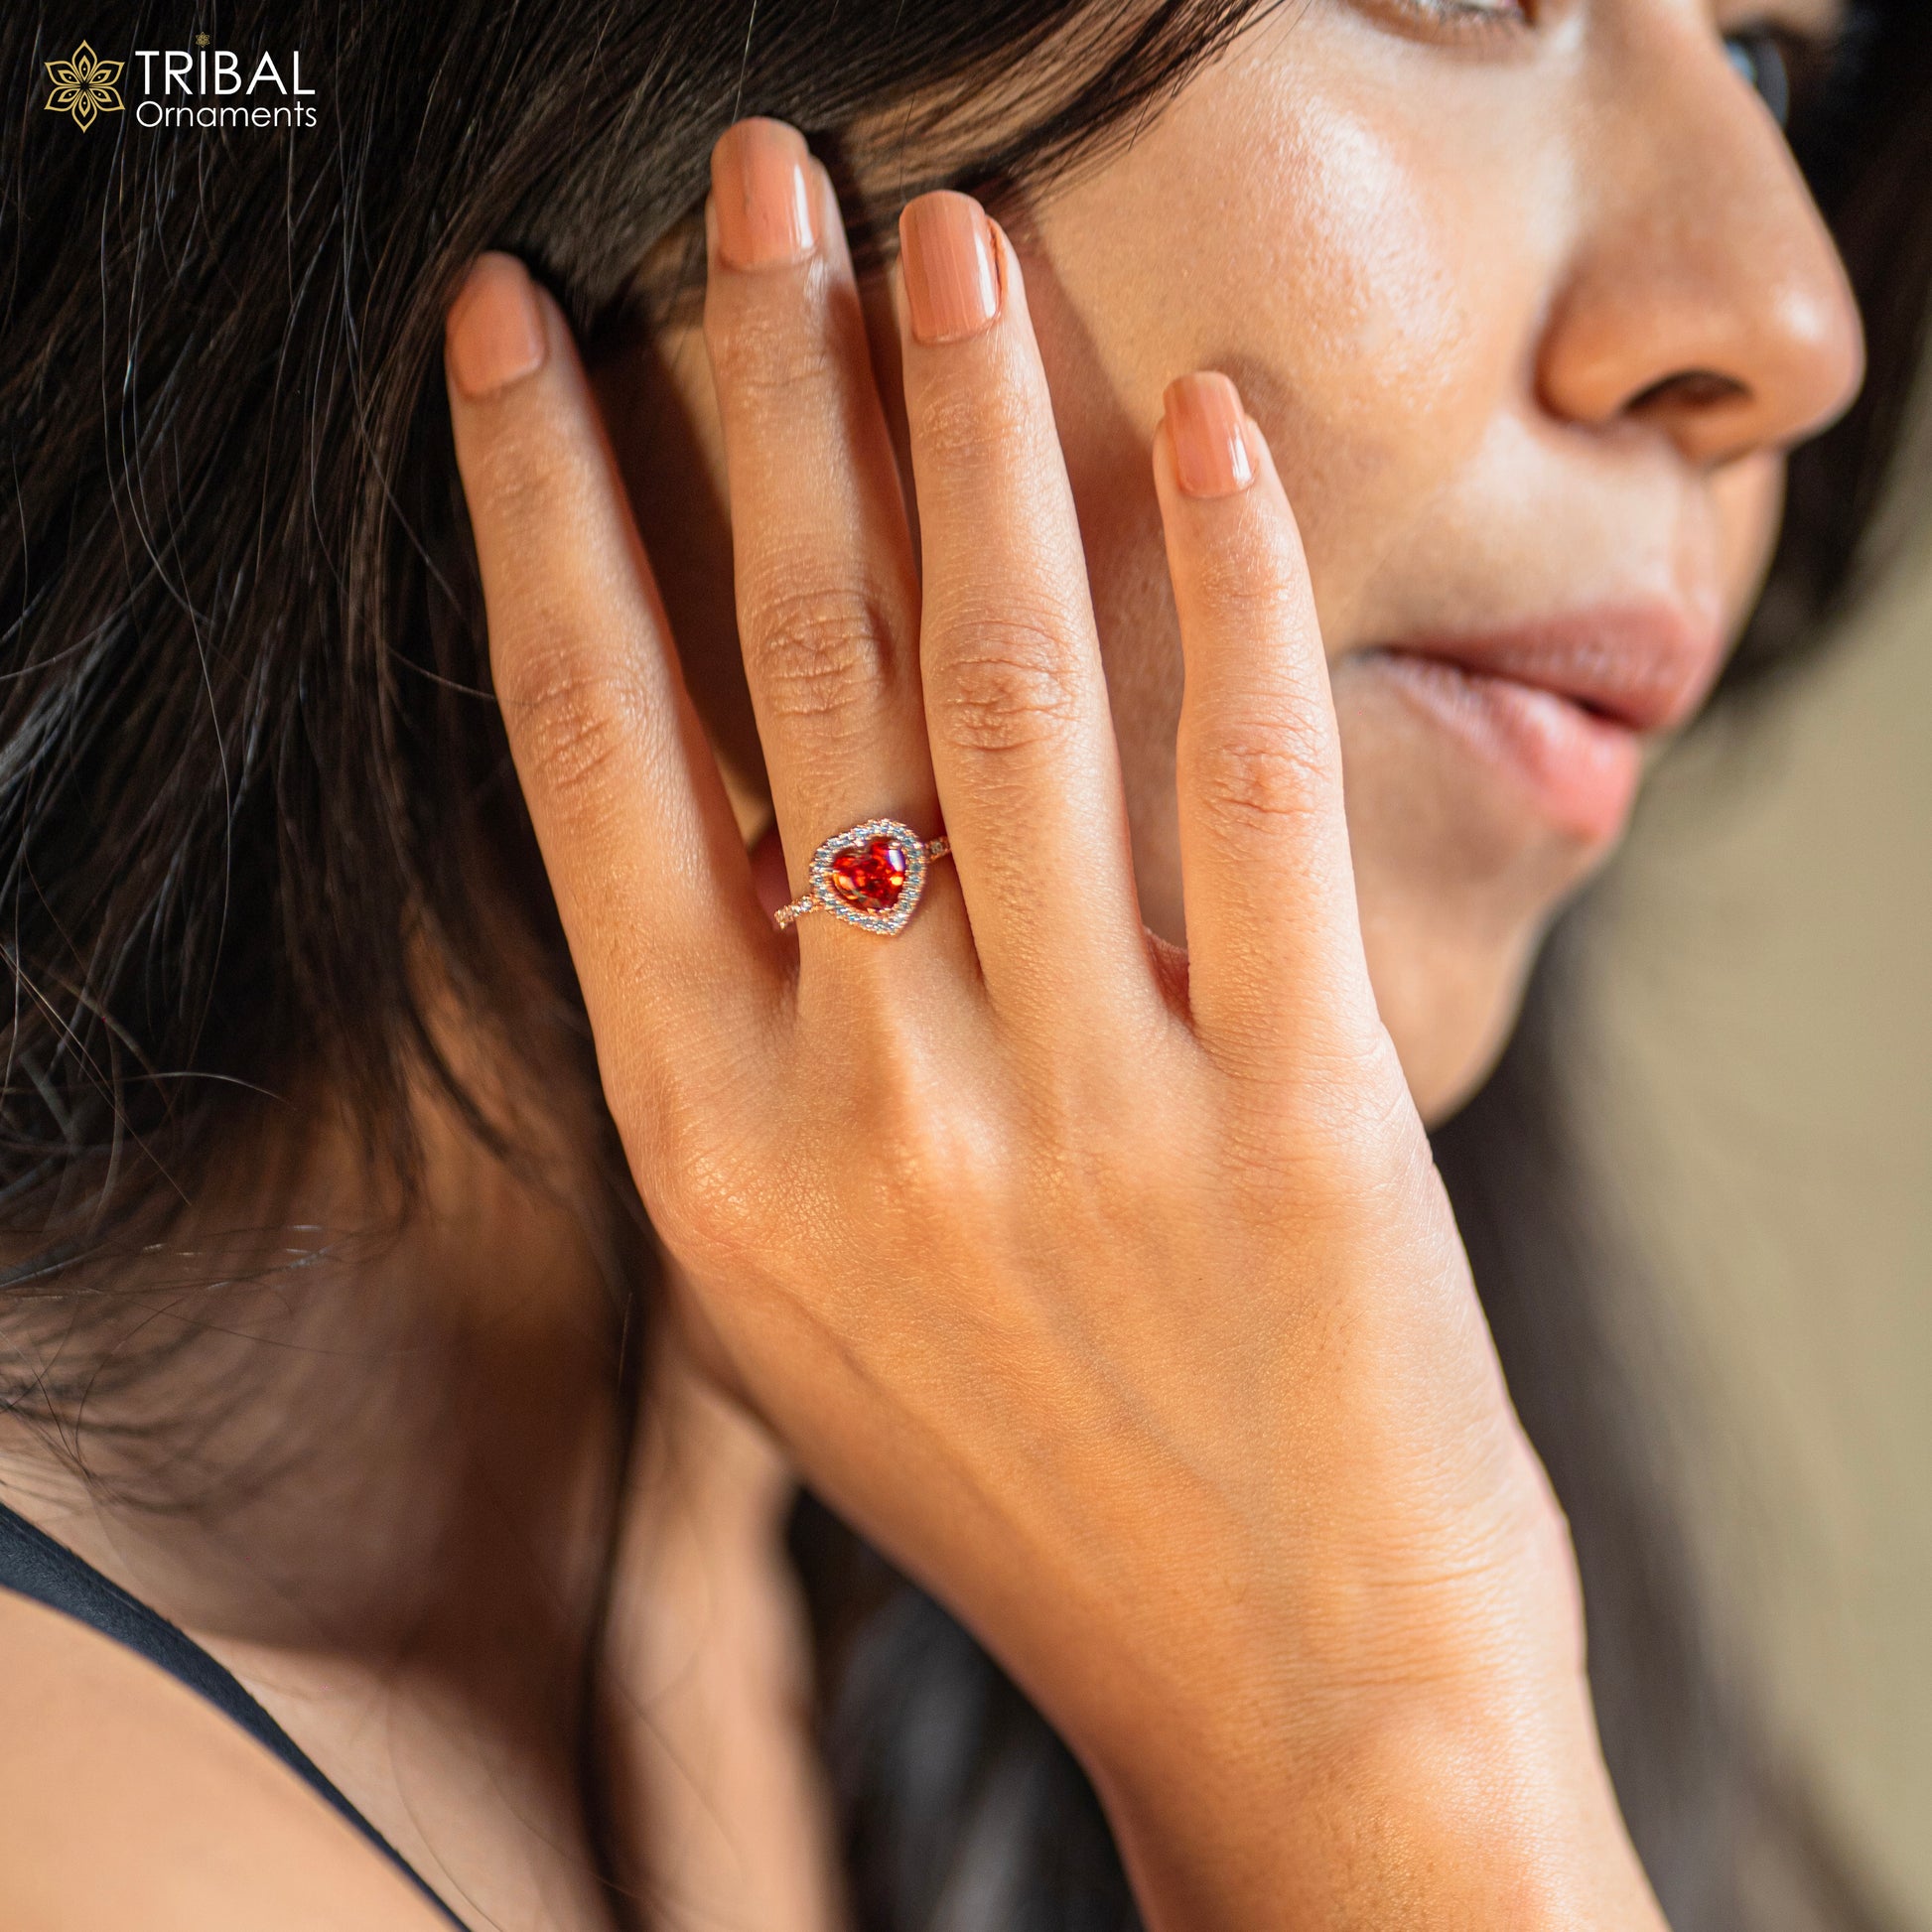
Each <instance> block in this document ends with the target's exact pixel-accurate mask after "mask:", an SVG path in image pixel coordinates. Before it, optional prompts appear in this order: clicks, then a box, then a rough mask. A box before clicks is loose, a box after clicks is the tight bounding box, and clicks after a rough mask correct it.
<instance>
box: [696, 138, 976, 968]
mask: <svg viewBox="0 0 1932 1932" xmlns="http://www.w3.org/2000/svg"><path fill="white" fill-rule="evenodd" d="M710 241H711V274H710V281H709V285H708V288H707V292H706V298H705V342H706V345H707V347H708V349H709V351H710V356H711V366H712V378H713V382H714V385H715V388H716V391H717V396H718V406H719V413H720V417H721V420H722V423H723V427H724V435H725V458H726V469H727V474H728V477H729V483H730V491H731V517H732V544H733V552H734V566H735V572H736V577H737V600H738V623H739V634H740V638H741V640H742V643H743V647H744V652H745V668H746V675H747V678H748V680H749V682H750V684H751V690H752V701H753V706H754V709H755V711H756V714H757V717H758V725H759V738H760V739H761V740H762V742H763V747H764V755H765V762H766V768H767V770H768V771H769V774H770V778H771V789H772V804H773V807H774V808H775V811H776V814H777V820H778V830H779V834H780V837H781V839H782V841H783V844H784V852H785V865H786V870H787V873H788V875H789V878H790V881H791V889H792V891H793V892H794V893H800V892H803V891H805V890H807V887H806V884H805V882H806V876H807V869H808V867H809V865H810V861H811V857H812V854H813V852H814V851H815V850H816V849H817V847H818V845H819V844H820V842H821V841H822V840H824V839H826V838H827V837H829V836H831V835H832V834H834V833H837V832H842V831H845V830H847V829H848V828H849V827H851V826H853V825H855V824H857V823H859V822H860V821H862V820H865V819H871V818H896V819H898V820H901V821H903V822H904V823H905V824H907V825H909V826H910V827H911V828H912V830H913V831H915V832H916V833H917V834H918V835H919V836H920V837H922V838H928V839H929V838H932V837H933V836H935V835H936V834H937V832H938V831H939V829H940V827H939V821H938V805H937V797H936V793H935V790H934V786H933V779H932V766H931V760H930V759H929V757H928V755H927V752H926V743H925V725H924V718H923V710H922V705H921V700H920V695H919V670H918V648H917V638H918V611H919V592H918V583H917V578H916V575H915V572H914V568H913V561H912V546H911V541H910V537H909V534H908V531H907V527H906V518H905V507H904V500H903V497H902V496H901V493H900V490H899V483H898V474H897V469H896V467H895V465H894V461H893V453H892V445H891V442H890V440H889V437H888V434H887V429H886V419H885V413H884V411H883V409H882V408H881V406H880V401H879V392H878V388H877V386H876V384H875V382H874V380H873V373H872V362H871V356H870V352H869V349H868V346H867V342H866V332H865V323H864V318H863V313H862V311H861V309H860V306H859V295H858V289H857V287H856V285H855V283H854V281H853V275H852V264H851V258H850V256H849V254H848V252H847V249H846V245H845V237H844V233H843V229H842V226H841V223H840V220H839V213H838V202H837V198H836V197H835V196H834V194H833V193H832V189H831V183H830V181H829V179H828V178H827V177H826V175H825V172H824V170H823V169H822V168H820V167H819V166H818V165H817V164H816V163H815V162H814V161H813V160H812V159H811V158H810V156H809V154H808V153H807V152H806V148H805V144H804V141H803V140H802V139H801V138H800V137H799V135H798V134H797V133H796V132H795V131H794V130H793V129H791V128H789V127H787V126H785V125H784V124H783V123H782V122H779V121H770V120H751V121H741V122H740V123H739V124H738V125H737V126H736V127H733V128H732V129H730V130H729V131H728V132H727V133H726V134H725V135H724V137H723V138H722V139H721V140H720V141H719V143H718V146H717V147H716V149H715V150H714V151H713V155H712V219H711V222H710ZM937 883H938V881H937V877H936V875H935V877H934V884H935V885H937ZM931 917H932V913H931V911H930V910H929V909H925V910H922V911H921V913H920V918H921V920H922V921H927V922H929V921H930V920H931ZM838 926H839V922H838V921H836V920H832V919H825V918H814V919H808V920H806V921H805V922H804V923H803V924H802V925H801V926H800V928H799V942H800V944H801V946H805V947H812V946H819V945H823V946H830V947H837V948H839V949H840V950H841V951H845V950H847V949H849V948H851V947H853V946H859V947H862V948H870V947H872V946H874V945H875V944H876V943H877V941H876V940H875V939H874V938H873V937H872V936H871V935H864V934H858V933H852V932H841V931H840V930H839V929H838Z"/></svg>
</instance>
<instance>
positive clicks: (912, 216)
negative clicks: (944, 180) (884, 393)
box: [898, 191, 1000, 343]
mask: <svg viewBox="0 0 1932 1932" xmlns="http://www.w3.org/2000/svg"><path fill="white" fill-rule="evenodd" d="M898 239H899V247H900V249H901V251H902V254H903V260H904V276H905V302H906V307H907V308H908V309H909V310H910V311H911V314H912V334H913V335H914V336H915V337H916V338H917V339H918V340H919V341H920V342H922V343H956V342H960V341H962V340H963V339H964V338H966V337H968V336H977V335H978V334H979V333H980V331H981V330H982V329H986V328H989V327H990V326H991V325H992V324H993V322H994V321H995V320H996V319H997V318H998V316H999V313H1000V267H999V261H998V258H997V257H996V255H995V253H994V250H995V248H996V246H997V245H998V244H997V243H996V242H995V241H994V239H993V228H992V224H991V223H990V222H989V221H988V220H987V218H986V215H985V213H984V211H983V210H982V209H981V207H980V205H979V204H978V203H977V202H976V201H974V200H973V199H972V197H971V196H970V195H954V194H951V193H949V192H946V191H941V192H940V193H938V194H935V195H921V196H920V197H919V199H918V200H917V201H916V202H911V203H908V204H907V205H906V207H905V209H904V211H903V212H902V213H901V214H900V215H899V217H898Z"/></svg>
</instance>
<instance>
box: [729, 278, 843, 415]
mask: <svg viewBox="0 0 1932 1932" xmlns="http://www.w3.org/2000/svg"><path fill="white" fill-rule="evenodd" d="M738 293H739V294H741V295H754V296H755V297H756V299H751V300H738V301H734V302H732V303H731V304H730V306H729V308H728V309H726V310H723V311H721V310H720V308H719V306H718V305H717V304H716V303H713V304H710V305H708V306H707V308H706V311H705V346H706V347H707V349H708V350H709V351H710V354H711V366H712V374H713V378H714V380H715V382H716V383H717V386H718V390H719V393H720V395H721V396H722V397H724V398H725V399H726V400H727V401H733V400H736V401H738V402H742V403H751V404H759V403H770V404H772V405H774V406H776V405H781V404H782V405H785V406H788V407H795V406H796V403H797V399H798V392H799V389H800V388H801V386H805V385H817V384H825V383H829V382H832V381H834V380H836V378H837V376H838V372H839V358H838V354H837V351H836V350H835V348H834V346H833V344H832V342H831V341H830V339H829V337H828V335H827V332H826V329H825V326H824V319H823V317H822V315H821V314H820V313H819V312H818V305H817V304H815V303H813V302H812V301H811V300H810V299H809V297H808V296H806V295H805V294H804V293H803V292H802V291H800V290H799V289H797V288H796V287H787V288H785V289H784V290H783V291H782V293H783V294H784V295H786V296H788V297H789V298H790V299H788V300H785V299H774V296H775V295H776V294H777V291H773V290H767V289H764V288H760V289H758V290H756V291H744V290H741V291H739V292H738Z"/></svg>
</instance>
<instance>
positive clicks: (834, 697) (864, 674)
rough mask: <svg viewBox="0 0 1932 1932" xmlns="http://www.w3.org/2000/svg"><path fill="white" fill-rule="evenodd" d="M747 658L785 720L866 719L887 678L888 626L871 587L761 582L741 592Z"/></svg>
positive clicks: (763, 691)
mask: <svg viewBox="0 0 1932 1932" xmlns="http://www.w3.org/2000/svg"><path fill="white" fill-rule="evenodd" d="M744 624H745V639H746V656H747V660H748V662H749V664H750V667H751V671H752V676H753V679H754V682H755V683H756V685H757V686H758V688H759V691H760V692H761V694H762V695H763V696H764V698H765V700H766V702H767V704H768V705H769V706H770V709H771V711H772V713H773V715H774V716H775V717H776V718H778V719H779V720H781V721H783V722H786V723H810V722H824V721H827V720H832V719H837V718H841V717H852V716H855V715H856V716H859V717H865V718H870V717H871V715H872V713H873V712H874V710H875V709H876V707H877V705H878V703H879V701H880V699H881V697H882V695H883V691H884V686H885V684H886V682H887V675H888V665H889V662H890V643H889V639H890V638H891V635H892V626H891V621H890V620H889V618H888V617H887V615H886V611H885V606H884V600H883V599H882V598H881V597H880V596H879V595H878V593H877V592H876V591H875V590H873V589H871V588H870V587H856V588H855V587H847V586H826V585H815V586H811V587H809V588H804V589H800V588H799V587H797V585H796V584H795V583H782V582H776V581H767V582H766V583H765V584H764V585H762V586H759V587H756V588H754V589H753V590H752V591H751V592H750V593H749V595H748V596H747V598H746V608H745V614H744Z"/></svg>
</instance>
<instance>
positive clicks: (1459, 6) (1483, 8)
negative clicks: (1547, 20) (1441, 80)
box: [1392, 0, 1536, 33]
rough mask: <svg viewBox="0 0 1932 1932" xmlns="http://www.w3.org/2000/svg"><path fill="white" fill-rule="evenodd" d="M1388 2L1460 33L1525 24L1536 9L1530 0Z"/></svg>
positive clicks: (1432, 24)
mask: <svg viewBox="0 0 1932 1932" xmlns="http://www.w3.org/2000/svg"><path fill="white" fill-rule="evenodd" d="M1392 4H1393V5H1394V8H1395V11H1396V12H1398V13H1402V14H1407V15H1408V16H1409V17H1410V19H1412V20H1417V21H1420V22H1422V23H1423V24H1424V25H1426V26H1430V27H1437V28H1447V29H1449V31H1451V32H1463V33H1467V32H1470V31H1472V30H1473V31H1474V32H1477V33H1481V32H1484V31H1487V30H1491V29H1495V28H1510V27H1527V26H1529V25H1530V24H1531V23H1532V21H1533V20H1534V18H1535V11H1536V10H1535V7H1534V5H1533V4H1532V0H1392Z"/></svg>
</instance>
